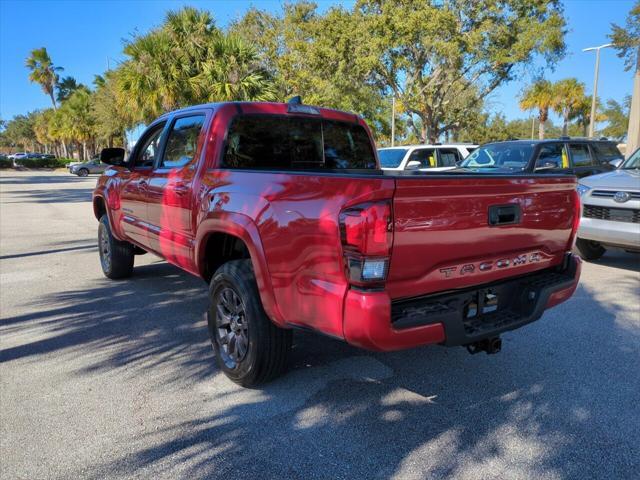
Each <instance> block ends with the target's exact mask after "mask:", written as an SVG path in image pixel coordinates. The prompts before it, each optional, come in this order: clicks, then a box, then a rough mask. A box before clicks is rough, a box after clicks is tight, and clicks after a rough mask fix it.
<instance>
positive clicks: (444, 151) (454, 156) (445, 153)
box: [438, 148, 462, 167]
mask: <svg viewBox="0 0 640 480" xmlns="http://www.w3.org/2000/svg"><path fill="white" fill-rule="evenodd" d="M438 153H439V154H440V166H441V167H455V166H456V165H457V163H458V162H459V161H460V160H462V159H461V158H460V155H459V154H458V150H456V149H455V148H441V149H439V150H438Z"/></svg>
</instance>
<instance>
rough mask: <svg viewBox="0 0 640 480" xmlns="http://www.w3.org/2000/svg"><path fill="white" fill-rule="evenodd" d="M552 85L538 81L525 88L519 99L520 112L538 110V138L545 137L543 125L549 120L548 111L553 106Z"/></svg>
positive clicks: (553, 93) (544, 81)
mask: <svg viewBox="0 0 640 480" xmlns="http://www.w3.org/2000/svg"><path fill="white" fill-rule="evenodd" d="M554 95H555V92H554V89H553V84H552V83H551V82H549V81H548V80H538V81H536V82H535V83H533V84H532V85H531V86H529V87H528V88H526V89H525V90H524V92H523V93H522V96H521V97H520V108H521V109H522V110H538V124H539V128H538V136H539V138H540V139H543V138H544V135H545V123H546V121H547V120H548V119H549V109H550V108H551V106H552V105H553V104H554Z"/></svg>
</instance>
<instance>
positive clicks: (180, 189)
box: [173, 183, 190, 197]
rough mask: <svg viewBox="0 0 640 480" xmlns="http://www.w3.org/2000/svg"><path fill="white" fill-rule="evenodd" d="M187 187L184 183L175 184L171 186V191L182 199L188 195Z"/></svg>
mask: <svg viewBox="0 0 640 480" xmlns="http://www.w3.org/2000/svg"><path fill="white" fill-rule="evenodd" d="M189 190H190V189H189V187H188V186H187V185H185V184H184V183H176V184H175V185H174V186H173V191H174V192H175V194H176V195H178V196H180V197H183V196H184V195H186V194H187V193H189Z"/></svg>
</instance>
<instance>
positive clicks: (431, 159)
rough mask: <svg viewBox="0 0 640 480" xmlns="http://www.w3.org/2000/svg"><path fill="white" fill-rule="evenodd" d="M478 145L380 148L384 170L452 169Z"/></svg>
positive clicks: (379, 155) (380, 157)
mask: <svg viewBox="0 0 640 480" xmlns="http://www.w3.org/2000/svg"><path fill="white" fill-rule="evenodd" d="M476 148H478V145H472V144H466V143H458V144H445V145H438V144H436V145H406V146H403V147H387V148H379V149H378V158H379V159H380V167H381V168H382V169H383V170H429V171H433V170H436V171H437V170H451V169H453V168H455V167H456V166H457V165H458V163H459V162H461V161H462V160H464V159H465V158H467V156H468V155H469V154H470V153H471V152H473V151H474V150H475V149H476Z"/></svg>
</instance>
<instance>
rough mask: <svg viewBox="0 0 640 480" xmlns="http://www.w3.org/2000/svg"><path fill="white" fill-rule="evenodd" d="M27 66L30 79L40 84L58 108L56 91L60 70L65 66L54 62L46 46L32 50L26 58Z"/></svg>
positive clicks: (54, 106)
mask: <svg viewBox="0 0 640 480" xmlns="http://www.w3.org/2000/svg"><path fill="white" fill-rule="evenodd" d="M26 66H27V68H28V69H29V71H30V73H29V81H30V82H32V83H38V84H40V86H41V87H42V91H43V92H44V93H46V94H47V95H49V97H50V98H51V103H52V104H53V108H54V109H55V108H57V107H58V106H57V104H56V99H55V96H54V92H55V89H56V85H57V84H58V72H61V71H62V70H63V68H62V67H56V66H55V65H54V64H53V62H52V61H51V57H49V54H48V53H47V49H46V48H45V47H42V48H36V49H35V50H32V51H31V55H30V56H29V57H28V58H27V60H26Z"/></svg>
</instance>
